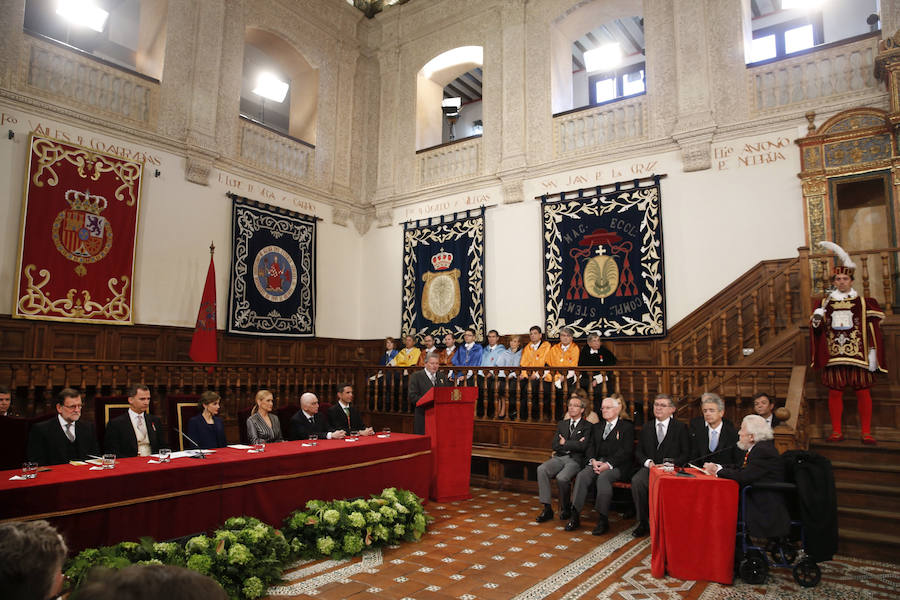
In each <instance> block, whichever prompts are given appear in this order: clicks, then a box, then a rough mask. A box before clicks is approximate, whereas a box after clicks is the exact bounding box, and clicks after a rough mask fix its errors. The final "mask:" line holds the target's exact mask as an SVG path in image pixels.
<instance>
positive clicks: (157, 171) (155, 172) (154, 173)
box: [153, 169, 162, 177]
mask: <svg viewBox="0 0 900 600" xmlns="http://www.w3.org/2000/svg"><path fill="white" fill-rule="evenodd" d="M160 175H162V173H160V171H159V169H156V170H154V171H153V176H154V177H159V176H160Z"/></svg>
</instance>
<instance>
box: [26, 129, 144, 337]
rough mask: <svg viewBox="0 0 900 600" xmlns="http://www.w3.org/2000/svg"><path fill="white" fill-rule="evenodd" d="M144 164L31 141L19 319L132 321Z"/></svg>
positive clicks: (42, 140)
mask: <svg viewBox="0 0 900 600" xmlns="http://www.w3.org/2000/svg"><path fill="white" fill-rule="evenodd" d="M142 170H143V166H142V165H141V164H140V163H135V162H131V161H128V160H124V159H122V158H119V157H117V156H113V155H108V154H103V153H99V152H95V151H93V150H91V149H89V148H84V147H81V146H74V145H72V144H68V143H65V142H62V141H59V140H54V139H51V138H44V137H39V136H36V135H32V136H31V138H30V140H29V155H28V171H27V179H26V181H25V203H24V209H23V210H24V212H25V216H24V219H23V225H22V230H21V232H20V239H19V249H20V250H19V265H18V280H17V288H16V306H15V310H14V312H13V316H16V317H25V318H34V319H53V320H61V321H80V322H106V323H121V324H130V323H132V322H133V312H132V290H133V287H134V285H133V283H134V282H133V275H134V253H135V248H134V245H135V237H136V234H137V224H138V211H139V208H140V195H141V175H142Z"/></svg>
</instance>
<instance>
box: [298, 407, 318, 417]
mask: <svg viewBox="0 0 900 600" xmlns="http://www.w3.org/2000/svg"><path fill="white" fill-rule="evenodd" d="M300 410H303V409H302V408H301V409H300ZM303 414H304V415H306V418H307V420H309V419H312V418H314V417H315V415H311V414H309V413H308V412H306V411H305V410H303Z"/></svg>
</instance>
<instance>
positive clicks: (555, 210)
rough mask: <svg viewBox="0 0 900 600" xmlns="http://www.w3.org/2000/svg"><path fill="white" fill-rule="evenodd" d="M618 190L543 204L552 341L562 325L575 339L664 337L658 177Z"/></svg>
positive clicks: (572, 194) (574, 195) (618, 186)
mask: <svg viewBox="0 0 900 600" xmlns="http://www.w3.org/2000/svg"><path fill="white" fill-rule="evenodd" d="M622 188H623V184H616V185H615V190H614V191H609V192H602V193H601V189H599V188H598V189H595V190H578V191H577V192H563V193H562V194H560V197H559V199H548V198H547V197H544V199H543V203H542V210H543V224H544V267H545V272H546V279H545V281H546V286H545V306H546V325H547V332H548V334H549V335H551V336H552V335H554V334H555V333H556V332H558V331H559V329H560V328H562V327H564V326H568V327H571V328H572V329H573V330H574V331H575V334H576V336H582V335H586V334H588V333H590V332H591V331H600V332H602V334H603V335H604V336H606V337H610V338H632V339H634V338H647V337H661V336H663V335H665V333H666V319H665V294H664V289H665V286H664V281H663V252H662V223H661V213H660V192H659V178H658V177H655V178H654V179H653V180H652V183H648V184H644V185H637V184H632V187H630V188H628V189H622ZM567 197H569V198H570V199H568V200H567V199H566V198H567Z"/></svg>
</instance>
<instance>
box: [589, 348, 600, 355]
mask: <svg viewBox="0 0 900 600" xmlns="http://www.w3.org/2000/svg"><path fill="white" fill-rule="evenodd" d="M590 350H591V354H597V353H598V352H600V351H599V350H594V349H593V348H591V349H590Z"/></svg>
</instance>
